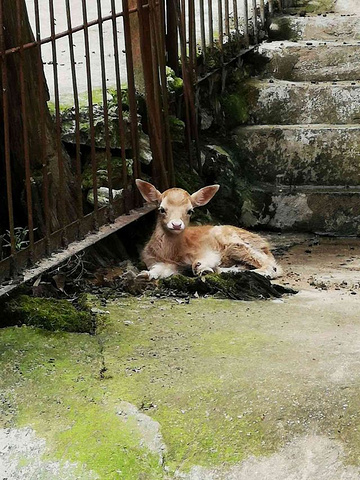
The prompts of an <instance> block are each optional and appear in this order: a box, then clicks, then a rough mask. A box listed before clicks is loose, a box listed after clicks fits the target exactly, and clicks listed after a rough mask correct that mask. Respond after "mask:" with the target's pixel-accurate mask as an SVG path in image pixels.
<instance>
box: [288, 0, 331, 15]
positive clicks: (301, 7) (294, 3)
mask: <svg viewBox="0 0 360 480" xmlns="http://www.w3.org/2000/svg"><path fill="white" fill-rule="evenodd" d="M335 5H336V0H282V6H283V11H284V12H289V13H300V14H302V15H306V14H311V13H317V14H320V13H328V12H332V11H333V10H334V8H335Z"/></svg>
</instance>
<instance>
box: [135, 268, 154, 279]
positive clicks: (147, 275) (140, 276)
mask: <svg viewBox="0 0 360 480" xmlns="http://www.w3.org/2000/svg"><path fill="white" fill-rule="evenodd" d="M136 280H140V281H144V280H151V276H150V272H148V271H147V270H143V271H142V272H140V273H139V274H138V275H136Z"/></svg>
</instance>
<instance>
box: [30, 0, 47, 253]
mask: <svg viewBox="0 0 360 480" xmlns="http://www.w3.org/2000/svg"><path fill="white" fill-rule="evenodd" d="M34 10H35V28H36V41H37V42H38V61H37V70H38V82H39V103H40V144H41V164H42V177H43V185H42V187H43V188H42V191H43V204H44V217H45V219H44V220H45V245H46V253H47V255H50V234H51V226H50V202H49V170H48V162H47V156H46V147H47V145H46V124H45V122H46V118H45V78H44V71H43V63H42V58H41V43H40V39H41V33H40V10H39V0H35V1H34Z"/></svg>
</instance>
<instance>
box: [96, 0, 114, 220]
mask: <svg viewBox="0 0 360 480" xmlns="http://www.w3.org/2000/svg"><path fill="white" fill-rule="evenodd" d="M97 10H98V19H99V44H100V62H101V84H102V94H103V109H104V128H105V152H106V164H107V177H108V188H109V219H110V221H113V220H114V208H113V201H114V199H113V188H112V163H111V151H110V134H109V111H108V104H107V89H106V67H105V49H104V32H103V24H102V21H101V19H102V11H101V0H97Z"/></svg>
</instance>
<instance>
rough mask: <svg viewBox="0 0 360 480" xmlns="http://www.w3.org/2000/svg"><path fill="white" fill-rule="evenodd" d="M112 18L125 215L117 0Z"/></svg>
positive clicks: (125, 191) (124, 147) (113, 6)
mask: <svg viewBox="0 0 360 480" xmlns="http://www.w3.org/2000/svg"><path fill="white" fill-rule="evenodd" d="M111 17H112V31H113V45H114V60H115V77H116V96H117V106H118V115H119V137H120V147H121V165H122V181H123V184H122V186H123V192H124V194H123V204H124V211H125V213H128V212H129V208H128V203H127V187H128V180H127V165H126V152H125V150H126V139H125V127H124V114H123V108H122V89H121V77H120V58H119V45H118V38H117V20H116V7H115V0H111Z"/></svg>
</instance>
